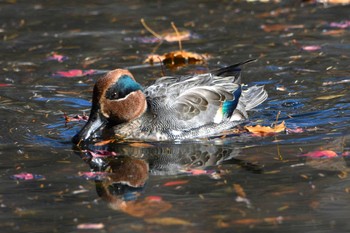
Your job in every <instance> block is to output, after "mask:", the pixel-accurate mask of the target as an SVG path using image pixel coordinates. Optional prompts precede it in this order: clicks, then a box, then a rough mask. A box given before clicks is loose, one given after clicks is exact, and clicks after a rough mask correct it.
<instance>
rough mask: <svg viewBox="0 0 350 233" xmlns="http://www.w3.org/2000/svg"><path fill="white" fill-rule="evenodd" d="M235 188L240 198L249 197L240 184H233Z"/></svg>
mask: <svg viewBox="0 0 350 233" xmlns="http://www.w3.org/2000/svg"><path fill="white" fill-rule="evenodd" d="M233 188H234V190H235V192H236V194H237V196H240V197H246V196H247V195H246V194H245V192H244V190H243V188H242V186H241V185H239V184H233Z"/></svg>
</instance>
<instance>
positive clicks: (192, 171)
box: [182, 169, 214, 176]
mask: <svg viewBox="0 0 350 233" xmlns="http://www.w3.org/2000/svg"><path fill="white" fill-rule="evenodd" d="M182 172H185V173H187V174H190V175H194V176H198V175H208V174H213V173H214V171H208V170H204V169H186V170H183V171H182Z"/></svg>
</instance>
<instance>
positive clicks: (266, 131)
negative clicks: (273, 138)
mask: <svg viewBox="0 0 350 233" xmlns="http://www.w3.org/2000/svg"><path fill="white" fill-rule="evenodd" d="M244 128H245V129H246V130H248V131H249V132H251V133H253V134H254V135H257V136H262V137H263V136H269V135H273V134H275V133H279V132H283V131H285V130H286V124H285V123H284V121H282V122H281V124H279V125H275V126H274V127H269V126H261V125H256V126H245V127H244Z"/></svg>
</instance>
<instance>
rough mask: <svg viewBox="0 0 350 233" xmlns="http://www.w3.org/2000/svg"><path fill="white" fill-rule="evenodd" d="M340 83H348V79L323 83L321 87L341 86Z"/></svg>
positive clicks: (349, 80) (349, 81)
mask: <svg viewBox="0 0 350 233" xmlns="http://www.w3.org/2000/svg"><path fill="white" fill-rule="evenodd" d="M342 83H350V79H344V80H340V81H330V82H324V83H322V86H328V85H336V84H342Z"/></svg>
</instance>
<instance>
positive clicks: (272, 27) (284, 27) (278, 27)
mask: <svg viewBox="0 0 350 233" xmlns="http://www.w3.org/2000/svg"><path fill="white" fill-rule="evenodd" d="M301 28H304V25H302V24H297V25H288V24H263V25H261V29H263V30H264V31H265V32H280V31H288V30H289V29H301Z"/></svg>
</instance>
